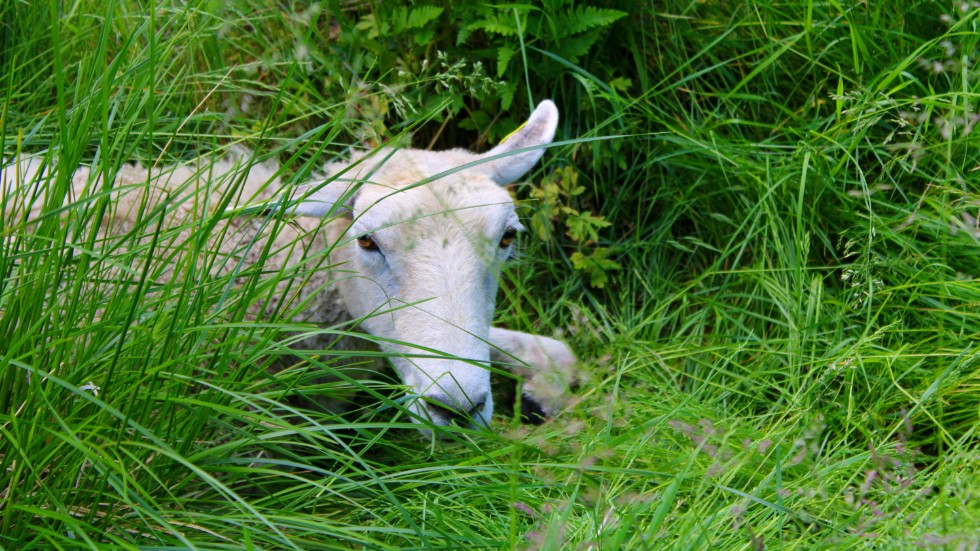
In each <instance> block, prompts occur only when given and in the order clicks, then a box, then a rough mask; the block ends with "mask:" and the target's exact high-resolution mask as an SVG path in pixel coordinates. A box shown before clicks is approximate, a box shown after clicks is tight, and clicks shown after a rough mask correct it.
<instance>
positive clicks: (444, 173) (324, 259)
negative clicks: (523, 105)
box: [0, 101, 575, 426]
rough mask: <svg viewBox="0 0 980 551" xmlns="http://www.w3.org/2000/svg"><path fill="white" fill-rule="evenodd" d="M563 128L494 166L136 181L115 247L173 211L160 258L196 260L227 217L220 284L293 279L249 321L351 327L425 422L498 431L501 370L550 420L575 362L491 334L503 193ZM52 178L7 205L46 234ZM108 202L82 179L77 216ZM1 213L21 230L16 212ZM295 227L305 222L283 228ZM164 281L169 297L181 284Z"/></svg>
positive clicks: (522, 138)
mask: <svg viewBox="0 0 980 551" xmlns="http://www.w3.org/2000/svg"><path fill="white" fill-rule="evenodd" d="M557 123H558V110H557V108H556V107H555V105H554V103H552V102H551V101H543V102H541V104H540V105H538V107H537V109H536V110H535V111H534V113H533V114H532V115H531V117H530V119H529V120H528V121H527V122H526V123H525V125H524V126H523V127H522V128H520V129H519V130H518V131H517V132H516V133H515V134H514V135H512V136H511V137H509V138H508V139H506V140H505V141H504V142H503V143H501V144H500V145H498V146H497V147H496V148H494V149H492V150H491V151H489V152H487V153H485V154H482V155H480V154H474V153H470V152H467V151H464V150H460V149H454V150H449V151H440V152H433V151H424V150H416V149H381V150H379V151H377V152H375V153H374V154H372V155H370V156H365V155H363V154H361V155H355V156H354V157H353V158H352V159H351V160H350V162H347V163H333V164H330V165H327V166H326V167H324V174H322V175H320V176H317V177H316V178H315V180H314V181H313V182H312V183H307V184H306V185H303V186H284V185H282V184H281V182H280V180H279V178H278V177H277V174H278V172H279V169H278V167H277V166H276V165H275V164H274V163H262V164H250V163H249V159H248V157H249V156H248V155H247V154H246V155H242V156H240V157H236V156H226V157H225V158H222V159H221V160H217V161H215V160H213V159H207V158H204V159H200V160H198V161H197V162H195V163H189V164H184V165H179V166H176V167H166V168H162V169H149V170H148V169H146V168H143V167H141V166H139V165H126V166H123V167H122V168H121V169H120V170H119V172H118V174H116V175H115V177H114V180H113V185H112V188H111V191H109V192H108V193H110V194H111V195H112V199H113V200H112V203H113V208H112V209H111V211H110V214H109V215H107V216H106V217H105V219H104V220H103V228H102V231H103V233H108V234H113V235H124V234H125V232H128V231H130V230H132V229H133V227H134V224H136V223H137V222H136V221H137V220H143V219H146V217H147V216H148V214H147V213H152V212H155V211H153V209H154V207H156V206H159V205H165V206H164V208H163V209H162V210H160V212H161V213H163V214H162V215H161V216H162V219H163V220H165V222H164V225H165V226H166V227H170V228H177V229H176V230H174V231H175V233H174V234H173V235H169V237H168V239H165V240H159V239H158V241H159V242H162V243H164V244H163V245H160V244H159V243H158V246H163V247H166V246H168V245H167V244H172V246H173V247H174V250H180V249H183V250H187V249H188V247H186V245H185V243H186V242H187V240H188V239H192V238H194V236H193V235H192V234H193V232H194V231H197V230H198V229H199V225H195V224H189V223H188V222H189V221H194V220H201V219H203V218H204V217H207V216H215V214H214V211H215V210H216V209H217V208H218V207H220V206H223V208H224V211H223V212H224V214H220V213H219V214H217V216H219V217H220V221H219V223H218V224H217V225H216V226H215V227H214V228H213V229H212V230H211V232H210V234H209V235H208V237H207V239H208V240H209V243H210V245H211V246H213V247H217V248H218V249H220V253H221V255H222V257H223V258H225V259H226V261H224V262H217V263H215V268H214V269H213V270H212V271H213V272H214V273H213V275H228V274H232V275H235V274H239V273H242V271H244V270H247V269H248V267H249V266H252V265H254V264H256V263H259V262H260V261H261V262H262V265H261V268H262V270H264V271H266V272H278V271H282V272H288V273H290V274H292V275H294V276H295V277H291V278H286V279H283V281H282V282H280V283H279V287H278V289H277V292H275V293H269V298H268V299H266V300H262V301H260V302H258V303H256V304H252V305H250V307H249V311H250V313H251V314H252V315H253V316H256V317H261V316H270V315H275V314H279V315H282V313H283V308H284V307H287V306H289V305H300V306H299V307H298V308H293V311H292V313H291V316H292V318H293V319H295V320H296V321H301V322H312V323H315V324H321V325H323V324H325V325H331V326H332V325H335V324H338V323H343V322H345V321H349V320H354V321H355V322H356V323H357V326H358V328H359V330H361V331H364V332H366V333H369V334H370V335H372V336H373V337H374V338H372V339H371V340H372V341H374V342H377V343H379V344H380V347H381V349H382V350H383V351H384V352H386V353H388V355H389V358H390V361H391V363H392V364H393V365H394V367H395V369H396V370H397V372H398V373H399V375H400V376H401V379H402V381H403V382H404V383H405V384H406V385H407V386H409V387H411V388H412V389H413V392H414V394H415V395H416V396H418V397H419V399H416V400H414V401H412V402H411V405H410V406H409V410H410V411H411V412H412V413H413V418H414V419H415V420H416V421H420V420H422V419H428V420H430V421H431V422H432V423H433V424H435V425H448V424H450V423H452V422H453V421H457V422H459V421H463V422H464V423H471V424H473V425H477V426H484V425H486V424H487V422H488V421H489V419H490V417H491V415H492V414H493V398H492V394H491V391H490V390H491V389H490V371H489V370H488V369H487V368H488V366H489V363H490V362H495V363H497V364H499V365H501V366H504V367H507V368H509V369H511V370H512V371H514V372H515V373H516V374H517V375H519V376H520V377H522V378H524V379H525V384H524V386H523V391H524V396H523V401H524V407H525V413H528V411H527V410H528V409H530V410H531V411H530V413H535V414H541V415H552V414H554V413H556V411H557V410H558V409H560V407H562V404H563V403H564V401H565V397H564V392H565V384H566V382H567V380H568V378H569V374H570V373H571V370H572V368H573V366H574V364H575V357H574V355H573V354H572V352H571V350H570V349H569V348H568V346H567V345H565V344H564V343H562V342H560V341H558V340H555V339H552V338H549V337H543V336H537V335H531V334H527V333H520V332H517V331H510V330H507V329H502V328H497V327H492V325H491V323H492V321H493V315H494V314H493V313H494V305H495V296H496V294H497V282H498V276H499V274H500V269H501V264H503V262H504V261H506V260H507V259H508V258H509V257H511V255H512V254H513V251H514V245H513V243H514V239H515V235H516V234H517V233H518V232H520V231H521V230H522V229H523V228H522V226H521V223H520V222H519V220H518V217H517V214H516V212H515V207H514V202H513V200H512V199H511V197H510V195H509V194H508V192H507V191H506V190H505V189H504V188H503V187H502V186H503V185H505V184H508V183H510V182H513V181H515V180H516V179H517V178H520V177H521V176H522V175H524V174H525V173H526V172H527V171H528V170H530V168H531V167H532V166H533V165H534V164H535V163H536V162H537V161H538V160H539V159H540V158H541V156H542V154H543V151H544V147H545V146H546V145H547V144H549V143H551V141H552V139H553V138H554V134H555V129H556V127H557ZM4 165H8V162H5V163H4ZM45 177H47V176H46V175H45V174H43V171H42V167H41V166H40V161H38V160H37V159H26V160H22V161H21V162H20V163H19V164H18V163H14V164H13V165H9V166H5V168H4V170H3V172H2V173H0V184H2V185H0V189H2V190H3V191H4V193H5V194H7V195H8V196H10V197H13V196H16V197H17V198H18V199H17V201H21V202H23V203H26V204H24V205H23V206H21V207H20V208H22V209H23V212H26V216H27V218H28V219H31V218H37V217H39V216H40V215H41V212H42V205H43V203H44V202H45V199H44V197H43V195H37V196H32V195H31V193H30V192H29V191H26V190H25V189H23V188H18V184H22V183H24V182H37V181H38V180H39V179H43V178H45ZM100 193H102V194H104V193H106V186H103V185H102V182H101V181H100V175H93V174H91V173H90V169H88V168H85V167H83V168H80V169H78V170H77V171H76V172H75V173H74V174H73V178H72V191H71V194H70V196H69V197H68V198H66V200H65V202H66V204H74V205H76V206H77V205H79V204H86V203H87V204H94V201H95V200H96V199H97V198H98V197H99V194H100ZM223 198H229V200H227V201H226V202H224V203H222V201H221V200H222V199H223ZM8 199H9V198H8ZM4 204H6V205H7V208H8V210H11V209H13V210H12V211H11V212H8V215H9V216H14V215H16V212H14V211H16V207H17V205H18V204H19V203H17V202H16V201H12V200H5V201H4ZM257 205H258V206H257ZM46 208H48V209H50V205H48V207H46ZM282 208H285V209H287V210H286V212H285V213H283V212H282V211H280V210H278V209H282ZM23 212H22V214H23ZM236 213H237V214H238V216H235V214H236ZM284 214H286V215H288V216H287V218H291V217H292V216H296V218H295V220H291V221H289V223H281V219H282V218H283V215H284ZM148 233H149V232H148ZM147 239H149V237H146V238H143V241H144V242H145V241H146V240H147ZM270 239H271V240H272V242H271V243H269V240H270ZM324 252H327V254H324ZM171 270H172V268H171ZM152 275H153V277H154V278H155V279H154V280H155V281H165V280H167V278H169V277H171V276H172V275H173V272H172V271H168V269H166V268H165V269H164V270H163V271H161V272H158V273H154V274H152ZM296 281H301V282H302V284H301V285H299V286H298V285H297V284H296ZM293 346H294V347H298V348H305V349H310V350H321V349H324V348H332V349H334V350H337V349H341V350H364V349H365V343H356V342H347V341H341V342H337V337H336V335H335V334H333V333H329V332H324V333H323V334H317V333H315V332H314V333H313V334H312V336H308V337H306V338H305V339H303V340H301V341H300V342H298V343H295V344H294V345H293ZM433 351H435V352H433Z"/></svg>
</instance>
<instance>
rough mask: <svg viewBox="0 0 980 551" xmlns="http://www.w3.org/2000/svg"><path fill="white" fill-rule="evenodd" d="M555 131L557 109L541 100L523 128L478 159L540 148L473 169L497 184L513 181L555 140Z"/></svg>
mask: <svg viewBox="0 0 980 551" xmlns="http://www.w3.org/2000/svg"><path fill="white" fill-rule="evenodd" d="M557 128H558V108H557V107H556V106H555V104H554V102H552V101H551V100H544V101H542V102H541V103H539V104H538V107H537V108H536V109H535V110H534V112H533V113H531V118H529V119H528V120H527V122H526V123H524V125H523V126H521V127H520V128H518V129H517V131H516V132H514V133H513V134H511V135H510V136H508V137H506V138H504V141H503V142H501V143H500V145H498V146H497V147H495V148H493V149H491V150H490V151H487V152H486V153H484V154H483V155H480V158H481V159H488V158H491V157H496V156H498V155H506V154H507V153H510V152H512V151H519V150H521V149H526V148H529V147H535V146H542V147H539V148H538V149H533V150H531V151H522V152H520V153H513V154H511V155H507V156H506V157H501V158H499V159H495V160H492V161H487V162H486V163H483V164H481V165H479V166H478V167H476V170H478V171H481V172H484V173H486V174H487V175H489V176H490V178H492V179H493V181H495V182H497V183H498V184H500V185H505V184H509V183H511V182H513V181H515V180H517V179H518V178H520V177H521V176H523V175H524V174H526V173H527V171H529V170H531V167H533V166H534V164H535V163H537V162H538V160H540V159H541V156H542V155H544V147H543V146H545V145H547V144H549V143H551V141H552V140H553V139H555V130H556V129H557Z"/></svg>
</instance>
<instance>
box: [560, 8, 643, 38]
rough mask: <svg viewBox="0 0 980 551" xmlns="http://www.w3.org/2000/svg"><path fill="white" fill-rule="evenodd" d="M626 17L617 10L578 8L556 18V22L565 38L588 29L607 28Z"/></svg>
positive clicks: (624, 13) (622, 12)
mask: <svg viewBox="0 0 980 551" xmlns="http://www.w3.org/2000/svg"><path fill="white" fill-rule="evenodd" d="M626 15H627V13H626V12H624V11H619V10H613V9H606V8H596V7H593V6H585V7H582V6H579V7H578V8H576V9H574V10H569V11H568V12H567V13H564V14H561V15H559V16H557V17H556V21H557V24H558V29H559V31H560V32H561V33H562V35H563V36H564V37H567V36H572V35H575V34H578V33H581V32H585V31H588V30H590V29H595V28H603V27H608V26H609V25H612V24H613V23H615V22H616V21H619V20H620V19H622V18H623V17H626Z"/></svg>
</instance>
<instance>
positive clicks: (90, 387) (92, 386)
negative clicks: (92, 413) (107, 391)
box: [78, 381, 102, 397]
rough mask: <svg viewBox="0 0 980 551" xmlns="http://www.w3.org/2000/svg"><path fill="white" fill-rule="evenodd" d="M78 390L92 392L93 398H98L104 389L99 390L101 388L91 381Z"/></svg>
mask: <svg viewBox="0 0 980 551" xmlns="http://www.w3.org/2000/svg"><path fill="white" fill-rule="evenodd" d="M78 390H88V391H91V392H92V395H93V396H96V397H98V395H99V391H100V390H102V389H101V388H99V387H97V386H95V383H93V382H92V381H89V382H87V383H85V384H84V385H82V386H80V387H78Z"/></svg>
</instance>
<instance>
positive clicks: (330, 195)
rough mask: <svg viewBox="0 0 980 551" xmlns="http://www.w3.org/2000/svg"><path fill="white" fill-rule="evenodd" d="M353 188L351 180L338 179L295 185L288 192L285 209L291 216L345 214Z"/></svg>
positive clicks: (321, 216) (350, 201)
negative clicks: (288, 198) (287, 203)
mask: <svg viewBox="0 0 980 551" xmlns="http://www.w3.org/2000/svg"><path fill="white" fill-rule="evenodd" d="M355 189H356V186H355V185H354V183H353V182H349V181H340V180H334V181H333V182H329V183H327V184H323V183H322V182H321V183H319V184H305V185H301V186H296V188H294V189H293V190H292V192H291V193H290V194H289V196H290V200H289V206H288V207H287V208H286V211H287V212H288V213H289V214H290V215H292V216H310V217H314V218H324V217H326V216H335V215H338V214H345V213H346V212H347V211H348V209H349V205H350V204H351V203H352V202H353V197H354V193H355Z"/></svg>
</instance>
